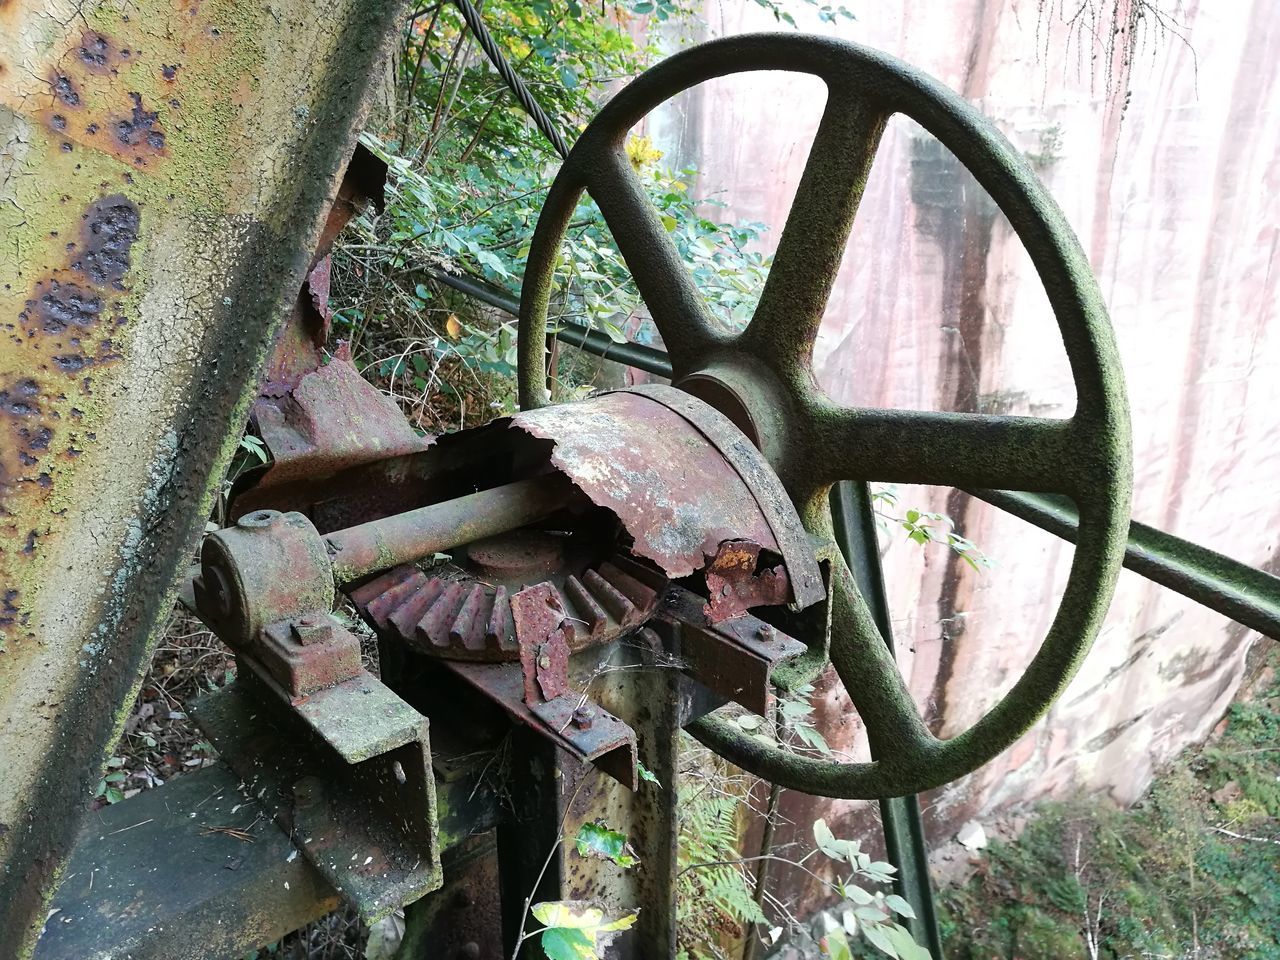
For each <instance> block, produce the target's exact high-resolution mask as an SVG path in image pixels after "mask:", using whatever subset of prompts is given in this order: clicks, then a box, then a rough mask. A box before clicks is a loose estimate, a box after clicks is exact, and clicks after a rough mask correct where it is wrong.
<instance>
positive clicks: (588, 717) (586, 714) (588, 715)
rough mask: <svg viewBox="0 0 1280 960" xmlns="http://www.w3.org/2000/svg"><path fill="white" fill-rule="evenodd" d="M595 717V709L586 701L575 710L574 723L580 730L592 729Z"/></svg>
mask: <svg viewBox="0 0 1280 960" xmlns="http://www.w3.org/2000/svg"><path fill="white" fill-rule="evenodd" d="M595 717H596V712H595V710H594V709H593V708H591V707H590V706H588V705H587V704H585V703H584V704H583V705H582V706H580V707H578V708H576V709H575V710H574V711H573V725H574V726H575V727H577V728H578V729H579V730H590V729H591V721H593V720H594V719H595Z"/></svg>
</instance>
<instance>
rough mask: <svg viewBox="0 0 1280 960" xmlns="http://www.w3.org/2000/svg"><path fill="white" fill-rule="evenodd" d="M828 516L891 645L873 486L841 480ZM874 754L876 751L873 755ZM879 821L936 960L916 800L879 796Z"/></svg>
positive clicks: (913, 926) (917, 926)
mask: <svg viewBox="0 0 1280 960" xmlns="http://www.w3.org/2000/svg"><path fill="white" fill-rule="evenodd" d="M831 519H832V521H833V522H834V525H835V535H836V544H837V545H838V546H839V547H840V552H841V553H842V554H843V555H844V559H845V562H846V563H848V564H849V569H850V570H851V571H852V572H853V576H854V579H855V580H857V582H858V590H859V591H860V592H861V593H862V596H863V599H864V600H866V602H867V606H868V607H870V608H871V615H872V617H873V618H874V619H875V622H876V627H877V628H878V629H879V630H880V636H882V637H883V638H884V642H885V645H886V646H888V648H889V650H890V651H892V650H893V626H892V621H891V620H890V617H889V599H888V596H887V594H886V592H885V588H884V570H883V568H882V567H881V565H880V552H879V550H878V549H877V546H878V544H877V540H876V520H875V512H874V511H873V510H872V507H871V491H870V489H869V488H868V487H867V485H866V484H865V483H863V482H859V481H852V480H845V481H843V482H841V483H838V484H836V485H835V486H834V487H832V488H831ZM873 759H874V754H873ZM880 820H881V823H882V825H883V827H884V845H885V850H886V853H887V855H888V857H889V862H890V863H892V864H893V865H894V866H895V867H897V868H898V875H897V876H896V877H894V881H893V883H894V887H895V888H896V889H897V891H898V894H899V895H900V896H901V897H902V898H903V899H905V900H906V901H907V902H908V903H909V904H911V906H912V907H913V908H914V909H915V912H916V915H915V917H914V918H913V919H909V920H905V923H906V926H907V929H908V930H910V931H911V936H912V937H914V938H915V941H916V943H918V944H920V945H921V946H922V947H924V948H926V949H927V950H928V951H929V953H930V954H931V955H932V956H933V958H934V960H943V954H942V935H941V933H940V932H939V930H938V916H937V912H936V910H935V908H934V903H933V885H932V884H931V883H930V880H929V848H928V845H927V844H926V843H925V836H924V824H923V822H922V820H921V818H920V801H919V800H918V799H917V798H916V797H915V796H914V795H912V796H909V797H890V798H887V799H884V800H881V801H880Z"/></svg>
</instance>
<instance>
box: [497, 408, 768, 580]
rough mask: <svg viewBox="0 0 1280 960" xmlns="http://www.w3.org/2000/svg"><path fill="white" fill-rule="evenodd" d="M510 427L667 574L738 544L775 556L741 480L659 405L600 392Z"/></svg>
mask: <svg viewBox="0 0 1280 960" xmlns="http://www.w3.org/2000/svg"><path fill="white" fill-rule="evenodd" d="M512 424H513V425H514V426H516V427H518V428H519V429H521V430H524V431H526V432H528V433H530V434H532V435H533V436H536V437H541V438H544V439H548V440H554V441H555V444H556V446H555V450H554V452H553V453H552V456H551V462H552V463H553V464H554V465H555V466H556V467H557V468H559V469H560V470H561V471H563V472H564V473H565V474H566V475H567V476H568V477H569V478H570V479H571V480H573V482H574V483H575V484H577V485H578V486H579V487H580V488H581V489H582V491H583V492H584V493H585V494H586V495H587V496H588V497H590V498H591V501H592V502H593V503H595V504H596V505H597V506H600V507H606V508H608V509H609V510H611V511H613V513H614V514H616V515H617V517H618V519H620V520H621V521H622V523H623V525H624V526H625V527H626V529H627V532H628V533H629V534H630V535H631V537H632V539H633V540H634V541H635V546H634V548H633V551H634V552H635V553H636V554H637V555H638V556H641V557H645V558H646V559H648V560H652V561H653V562H654V563H656V564H658V566H660V567H661V568H662V569H663V570H664V571H665V572H666V573H667V575H668V576H672V577H683V576H687V575H689V574H690V573H693V571H694V570H698V569H700V568H702V567H703V566H704V565H705V564H706V561H707V559H708V558H710V557H714V556H715V555H716V553H717V552H718V551H719V549H720V544H721V543H722V542H723V541H725V540H733V539H748V540H752V541H754V542H756V543H758V544H760V545H761V546H762V547H764V548H765V549H768V550H772V551H774V552H775V553H777V552H779V550H778V543H777V540H776V539H775V538H774V535H773V531H772V530H771V529H770V527H769V524H768V521H767V520H766V518H765V517H764V515H763V513H762V512H761V510H760V508H759V506H758V505H757V503H756V500H755V497H754V495H753V494H752V493H751V491H750V490H749V489H748V488H747V485H746V484H745V483H744V482H743V480H742V478H741V477H740V476H739V475H738V473H737V472H736V471H735V470H734V469H733V467H732V466H730V465H729V463H728V462H727V461H726V460H725V459H724V457H723V456H721V454H720V452H719V451H718V450H716V448H715V447H713V446H712V445H711V444H709V443H708V442H707V441H706V440H705V439H704V438H703V437H702V435H701V434H700V433H698V432H697V431H696V430H694V429H692V428H691V427H690V426H689V424H688V423H687V422H686V421H685V420H684V419H683V418H682V417H680V416H679V415H678V414H676V413H674V412H672V411H671V410H669V409H667V408H666V407H664V406H663V405H662V404H660V403H657V402H655V401H653V400H650V399H649V398H647V397H643V396H640V395H638V394H632V393H614V394H606V395H604V396H601V397H596V398H594V399H593V400H592V401H591V403H590V404H568V405H563V406H557V407H543V408H541V409H538V410H526V411H525V412H523V413H519V414H517V415H516V416H514V417H513V418H512ZM637 424H644V426H645V428H646V429H644V430H638V429H637Z"/></svg>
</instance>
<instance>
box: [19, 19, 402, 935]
mask: <svg viewBox="0 0 1280 960" xmlns="http://www.w3.org/2000/svg"><path fill="white" fill-rule="evenodd" d="M399 8H400V4H399V3H398V2H394V0H387V2H377V3H369V2H357V0H347V2H336V3H331V4H325V5H322V6H321V5H316V4H313V3H309V2H304V0H282V2H278V3H275V4H273V5H272V7H271V8H270V9H268V8H267V7H266V6H265V5H262V4H259V3H256V2H244V0H213V2H206V3H201V4H182V5H175V4H172V3H170V2H168V0H136V2H128V3H125V2H123V0H103V2H98V3H92V2H91V3H82V2H74V3H73V2H66V0H54V2H46V0H9V2H8V3H6V4H4V5H3V6H0V144H3V147H0V158H2V159H0V238H3V242H2V243H0V337H3V340H0V343H2V344H3V349H2V350H0V406H2V407H3V410H0V507H2V509H0V765H3V767H4V769H5V776H6V790H5V791H4V793H3V795H0V904H3V908H0V956H8V955H11V954H21V953H22V951H23V950H24V949H25V948H26V946H27V945H29V943H30V939H31V937H32V935H33V934H34V932H35V930H36V929H37V928H38V924H39V922H40V921H41V920H43V903H44V900H45V898H46V897H47V896H48V894H49V892H50V890H51V888H52V885H53V883H54V880H55V878H56V874H57V872H58V870H59V869H60V865H61V864H62V863H63V862H64V860H65V857H66V854H67V850H68V845H69V843H70V842H71V840H72V838H73V836H74V831H75V826H76V820H77V817H78V814H79V812H80V811H82V810H83V809H84V807H85V804H86V803H87V800H88V797H89V795H90V793H91V791H92V788H93V785H94V783H95V782H96V779H97V777H98V775H99V772H100V768H101V764H102V761H103V759H104V751H105V750H106V749H107V748H108V747H109V745H110V744H111V743H112V742H113V739H114V737H115V736H116V733H117V731H118V730H119V728H120V727H121V725H122V723H123V719H124V711H125V709H126V708H127V704H128V702H129V700H130V698H131V696H132V692H133V690H134V688H135V686H136V683H137V682H138V678H139V676H140V668H141V666H142V663H143V659H144V657H145V656H146V653H147V651H148V649H149V647H150V642H151V638H152V636H153V634H154V633H155V631H156V629H157V624H158V623H159V622H160V621H161V620H162V618H163V617H164V616H165V614H166V612H167V609H168V604H169V598H170V592H171V587H172V583H173V581H174V579H175V577H176V574H177V573H178V572H179V571H180V570H181V569H182V568H183V566H185V564H186V562H187V560H188V558H189V557H190V553H191V550H192V548H193V546H194V544H195V541H196V539H197V538H198V536H199V532H200V530H201V528H202V526H203V522H204V517H205V516H206V515H207V511H208V509H209V507H210V504H211V502H212V497H213V495H214V493H215V492H216V485H217V480H218V478H219V477H220V476H221V472H222V469H223V466H224V465H225V463H226V462H227V461H228V459H229V456H230V453H231V451H232V449H233V448H234V446H235V443H236V436H237V433H238V430H239V429H240V426H241V425H242V424H243V422H244V418H245V415H246V413H247V409H248V402H249V400H250V398H251V397H252V395H253V392H254V391H253V387H254V386H255V383H256V378H257V375H258V370H259V369H260V367H261V365H262V363H263V360H264V358H265V354H266V351H267V349H268V348H269V346H270V343H271V341H272V336H273V330H274V326H275V324H276V322H277V320H278V319H279V318H280V317H281V316H283V315H284V313H285V311H286V309H287V305H288V304H289V303H290V302H291V301H292V299H293V296H294V294H295V292H296V290H297V288H298V285H299V284H300V283H301V280H302V277H303V276H304V274H305V271H306V269H307V266H308V262H309V251H310V250H311V248H312V246H313V245H314V243H315V241H316V237H317V236H318V231H319V227H320V224H321V222H322V218H323V214H324V211H325V209H326V208H327V205H328V202H329V201H330V200H331V199H332V197H333V195H334V194H335V193H336V187H337V178H338V176H339V175H340V173H341V170H342V167H343V165H344V163H345V161H346V159H347V157H348V156H349V155H350V150H351V148H352V146H353V143H354V136H355V132H356V127H355V124H356V123H357V122H358V120H359V118H360V116H361V115H362V112H363V109H364V100H365V93H366V89H367V87H368V79H369V77H370V76H371V75H372V72H373V70H374V67H375V66H376V64H377V62H378V61H379V59H380V56H381V48H382V45H383V42H384V40H385V38H386V37H387V35H388V32H389V30H390V28H391V26H392V24H393V23H394V20H395V15H396V13H397V11H398V10H399Z"/></svg>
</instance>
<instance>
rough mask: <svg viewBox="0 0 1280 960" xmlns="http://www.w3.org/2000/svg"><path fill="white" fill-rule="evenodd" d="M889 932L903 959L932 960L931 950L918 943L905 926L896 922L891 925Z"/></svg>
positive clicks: (895, 947)
mask: <svg viewBox="0 0 1280 960" xmlns="http://www.w3.org/2000/svg"><path fill="white" fill-rule="evenodd" d="M888 934H889V940H890V941H891V942H892V943H893V946H894V949H896V950H897V951H898V956H899V957H901V958H902V960H932V958H931V956H930V954H929V951H928V950H926V949H925V948H924V947H922V946H920V944H918V943H916V941H915V939H914V938H913V937H912V936H911V934H910V932H909V931H908V930H907V929H906V928H905V927H903V926H901V925H899V924H896V923H895V924H893V925H892V926H891V927H889V930H888Z"/></svg>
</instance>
